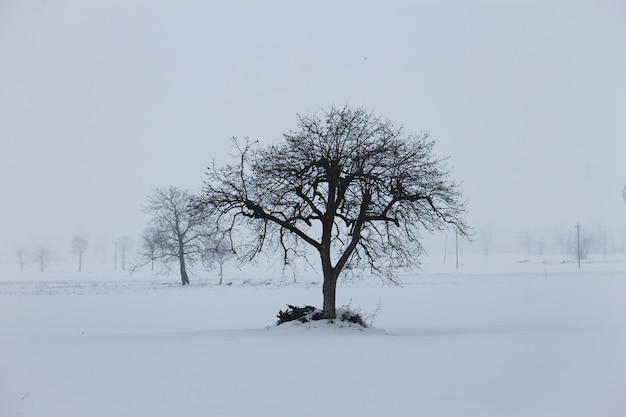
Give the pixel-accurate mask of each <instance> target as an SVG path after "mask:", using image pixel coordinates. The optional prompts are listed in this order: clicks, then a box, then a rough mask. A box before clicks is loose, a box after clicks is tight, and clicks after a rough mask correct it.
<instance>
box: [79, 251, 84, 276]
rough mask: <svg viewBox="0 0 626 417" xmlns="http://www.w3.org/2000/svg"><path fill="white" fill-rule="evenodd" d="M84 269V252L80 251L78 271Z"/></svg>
mask: <svg viewBox="0 0 626 417" xmlns="http://www.w3.org/2000/svg"><path fill="white" fill-rule="evenodd" d="M82 270H83V252H82V251H79V252H78V272H82Z"/></svg>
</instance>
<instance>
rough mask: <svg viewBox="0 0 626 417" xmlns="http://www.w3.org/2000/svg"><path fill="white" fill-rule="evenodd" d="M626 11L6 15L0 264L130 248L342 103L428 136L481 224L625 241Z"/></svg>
mask: <svg viewBox="0 0 626 417" xmlns="http://www.w3.org/2000/svg"><path fill="white" fill-rule="evenodd" d="M625 5H626V3H624V2H621V1H614V2H605V1H588V2H576V1H569V0H568V1H536V2H532V1H531V2H528V1H517V2H516V1H501V2H496V1H475V2H466V1H444V2H439V1H405V2H400V1H384V2H383V1H379V2H370V1H342V2H338V1H316V2H294V1H281V2H279V1H268V2H260V1H254V2H253V1H237V2H230V1H229V2H227V1H221V2H218V1H215V2H213V1H180V2H179V1H158V0H157V1H154V0H149V1H148V0H146V1H137V0H130V1H126V0H125V1H43V0H42V1H17V0H15V1H12V0H1V1H0V63H1V64H0V250H4V251H7V250H13V249H14V248H15V247H17V246H18V245H24V244H25V245H36V244H39V243H43V242H50V243H54V244H56V245H58V247H59V248H60V249H59V250H60V251H64V250H66V248H67V247H69V241H70V238H71V236H72V235H73V234H74V233H76V232H81V233H87V234H88V235H89V236H90V238H91V239H92V240H94V239H99V238H103V237H107V238H109V239H115V238H118V237H120V236H122V235H131V236H135V235H136V234H137V233H139V232H140V231H141V230H142V229H143V228H144V227H145V216H144V214H143V213H142V212H141V206H142V204H144V203H145V200H146V197H147V196H148V195H149V194H150V193H151V190H152V189H154V188H155V187H160V186H168V185H175V186H180V187H184V188H188V189H190V190H192V191H199V189H200V187H201V185H202V179H203V171H204V169H205V168H206V166H207V165H208V164H210V162H211V160H212V159H213V157H215V158H217V159H218V161H219V160H220V159H221V158H223V157H224V156H225V155H226V154H227V153H228V152H229V138H230V137H232V136H240V137H241V136H246V135H247V136H250V137H251V138H253V139H258V140H260V141H261V143H271V142H277V141H279V140H280V139H281V133H283V132H286V131H288V130H289V129H291V128H294V127H295V122H296V117H295V115H296V113H307V112H315V111H318V110H319V109H320V108H323V107H328V106H330V105H333V104H334V105H338V106H343V105H345V104H347V105H350V106H354V107H358V106H364V107H366V108H368V109H369V110H372V111H374V112H376V113H377V114H379V115H382V116H383V117H385V118H389V119H391V120H392V121H395V122H397V123H404V125H405V128H406V130H407V132H419V131H428V132H430V133H431V135H432V137H433V138H434V139H435V140H436V141H437V143H438V150H439V152H440V153H441V154H442V155H449V156H450V157H451V159H450V165H452V166H453V167H454V168H455V176H456V177H457V178H458V179H461V180H463V181H464V183H465V186H464V189H465V192H466V195H467V198H468V200H469V202H470V205H469V209H470V216H469V219H470V222H471V223H472V224H474V225H476V226H478V225H479V224H483V223H492V224H494V226H495V227H499V228H510V229H515V230H518V228H519V229H523V228H524V227H529V225H533V224H537V223H539V224H541V225H542V226H551V225H555V226H567V227H570V226H573V224H574V223H575V222H577V221H580V222H582V223H585V224H593V225H600V224H602V225H605V226H611V227H617V226H619V227H623V226H624V225H625V224H626V206H624V204H623V201H622V200H621V196H620V188H621V186H622V184H623V183H625V182H626V162H625V160H626V6H625Z"/></svg>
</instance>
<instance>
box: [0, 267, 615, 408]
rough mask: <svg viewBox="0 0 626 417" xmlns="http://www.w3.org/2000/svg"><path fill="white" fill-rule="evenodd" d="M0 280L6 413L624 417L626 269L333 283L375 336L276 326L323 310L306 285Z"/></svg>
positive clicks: (314, 289)
mask: <svg viewBox="0 0 626 417" xmlns="http://www.w3.org/2000/svg"><path fill="white" fill-rule="evenodd" d="M1 268H2V269H0V416H625V415H626V256H622V257H620V256H613V257H610V258H609V259H607V260H605V259H601V258H598V259H596V260H593V259H592V260H590V261H586V262H584V263H583V265H582V267H581V268H580V269H578V268H577V267H576V264H575V263H572V262H571V260H569V259H566V261H564V258H561V257H554V258H551V259H548V260H544V259H538V258H529V257H520V258H519V259H517V258H511V257H500V258H498V257H480V258H474V259H467V260H464V262H463V264H462V266H461V268H460V269H459V270H456V269H455V268H454V265H450V263H448V264H447V265H443V264H441V263H437V262H434V261H433V262H431V263H425V264H424V267H423V269H422V270H420V271H414V272H413V273H404V274H402V277H401V278H402V281H403V286H402V287H389V286H385V285H383V284H382V283H381V281H380V280H378V279H377V278H374V277H365V278H364V279H362V280H350V281H347V282H342V283H341V284H340V286H339V288H338V303H337V304H338V306H341V305H348V304H349V305H350V307H351V308H352V309H359V310H360V312H361V314H362V315H363V316H364V317H365V318H366V319H367V321H368V322H373V326H374V327H373V328H371V329H363V328H357V327H355V326H340V325H330V324H328V323H326V322H323V321H321V322H319V323H305V324H288V325H281V326H276V325H275V324H274V323H275V320H276V317H275V316H276V314H277V312H278V310H280V309H284V308H285V307H286V304H294V305H305V304H308V305H314V306H319V305H321V301H322V300H321V284H320V282H319V281H320V278H319V276H317V275H316V274H314V273H312V272H307V273H305V274H302V275H301V276H300V277H298V282H297V283H291V282H288V281H289V280H283V279H281V278H280V273H279V272H275V273H274V272H267V271H265V270H259V271H254V270H252V269H250V270H247V271H246V272H239V271H234V270H233V271H232V273H231V276H230V277H229V276H228V275H227V276H226V279H225V281H226V282H228V283H231V284H232V285H222V286H218V285H216V283H217V279H216V278H215V274H214V273H204V274H198V276H196V277H192V285H191V286H189V287H181V286H180V285H178V281H177V278H176V276H175V275H172V276H154V275H152V274H151V273H149V272H138V273H134V274H132V275H128V274H123V273H121V272H119V271H118V272H117V273H113V272H91V273H81V274H79V273H75V272H64V271H62V270H60V271H56V272H55V271H53V272H50V273H44V274H41V273H24V274H21V273H19V272H15V271H14V269H15V268H14V266H8V265H4V266H1ZM314 281H317V282H314ZM372 316H373V317H372Z"/></svg>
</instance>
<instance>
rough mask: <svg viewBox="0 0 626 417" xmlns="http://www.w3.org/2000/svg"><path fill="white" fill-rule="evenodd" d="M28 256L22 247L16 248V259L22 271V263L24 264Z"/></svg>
mask: <svg viewBox="0 0 626 417" xmlns="http://www.w3.org/2000/svg"><path fill="white" fill-rule="evenodd" d="M27 258H28V251H27V250H26V248H24V247H19V248H17V260H18V261H19V263H20V271H21V272H22V273H23V272H24V265H25V264H26V260H27Z"/></svg>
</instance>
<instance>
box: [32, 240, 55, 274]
mask: <svg viewBox="0 0 626 417" xmlns="http://www.w3.org/2000/svg"><path fill="white" fill-rule="evenodd" d="M34 258H35V260H36V261H37V263H38V264H39V270H40V271H41V272H43V271H44V269H45V268H46V267H47V266H48V263H50V260H51V259H52V255H51V254H50V251H49V250H48V248H46V247H45V246H40V247H39V248H38V249H37V250H36V251H35V253H34Z"/></svg>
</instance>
